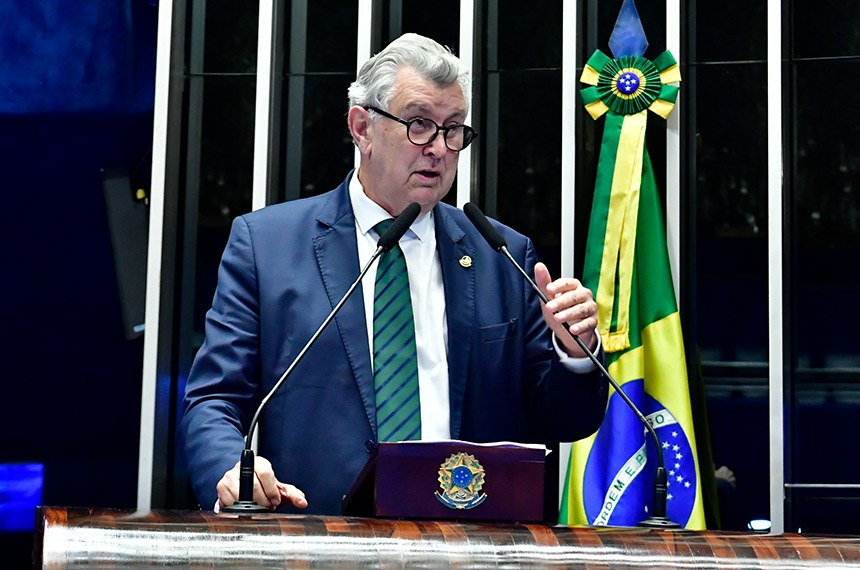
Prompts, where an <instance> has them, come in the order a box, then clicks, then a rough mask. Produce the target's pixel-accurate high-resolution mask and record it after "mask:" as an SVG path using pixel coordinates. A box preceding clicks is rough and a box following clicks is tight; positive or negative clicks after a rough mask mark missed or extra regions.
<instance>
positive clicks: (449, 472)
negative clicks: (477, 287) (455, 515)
mask: <svg viewBox="0 0 860 570" xmlns="http://www.w3.org/2000/svg"><path fill="white" fill-rule="evenodd" d="M483 485H484V468H483V467H481V464H480V463H478V460H477V459H475V456H473V455H469V454H468V453H462V452H461V453H455V454H454V455H452V456H451V457H449V458H448V459H446V460H445V462H444V463H442V465H441V466H440V467H439V486H440V487H441V488H442V492H441V493H440V492H439V491H436V498H437V499H439V501H440V502H441V503H442V504H443V505H445V506H446V507H448V508H451V509H474V508H475V507H477V506H478V505H480V504H481V503H483V502H484V499H486V498H487V494H486V493H481V487H482V486H483Z"/></svg>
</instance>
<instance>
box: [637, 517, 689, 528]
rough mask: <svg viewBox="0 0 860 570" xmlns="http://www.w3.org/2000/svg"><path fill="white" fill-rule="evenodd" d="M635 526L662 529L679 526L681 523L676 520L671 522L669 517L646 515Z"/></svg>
mask: <svg viewBox="0 0 860 570" xmlns="http://www.w3.org/2000/svg"><path fill="white" fill-rule="evenodd" d="M636 526H639V527H643V528H664V529H673V528H681V525H679V524H678V523H676V522H673V521H672V520H671V519H667V518H666V517H648V518H647V519H645V520H644V521H641V522H639V523H638V524H637V525H636Z"/></svg>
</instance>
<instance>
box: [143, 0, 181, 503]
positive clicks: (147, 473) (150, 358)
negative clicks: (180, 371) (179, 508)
mask: <svg viewBox="0 0 860 570" xmlns="http://www.w3.org/2000/svg"><path fill="white" fill-rule="evenodd" d="M172 32H173V0H162V2H160V3H159V5H158V37H157V39H156V47H157V55H156V62H155V103H154V109H153V133H152V183H151V188H150V199H149V244H148V247H149V249H148V253H147V256H146V257H147V259H146V263H147V265H146V314H145V321H144V322H145V323H146V333H145V336H144V341H143V379H142V384H143V385H142V388H141V402H140V450H139V456H138V468H137V508H138V510H149V509H150V508H151V505H152V473H153V453H154V449H155V400H156V388H157V376H158V344H159V343H158V328H159V327H158V320H159V313H160V310H161V304H160V301H161V295H160V294H161V254H162V245H163V242H164V240H163V235H164V188H165V180H166V177H167V147H168V145H167V139H168V128H167V127H168V108H169V98H168V95H169V90H170V62H171V38H172V35H173V34H172Z"/></svg>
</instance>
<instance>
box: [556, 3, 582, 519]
mask: <svg viewBox="0 0 860 570" xmlns="http://www.w3.org/2000/svg"><path fill="white" fill-rule="evenodd" d="M578 7H579V2H578V1H575V2H565V3H564V4H563V5H562V9H561V10H562V12H561V18H562V26H561V34H562V35H561V89H562V94H561V274H562V275H564V276H568V277H569V276H573V270H574V259H573V256H574V251H575V250H574V241H575V240H574V223H575V221H576V106H577V105H578V103H579V89H578V87H577V76H576V39H577V38H576V23H577V22H576V11H577V9H578ZM570 447H571V446H570V443H562V444H560V445H559V456H558V500H559V505H560V504H561V497H562V495H563V494H564V484H565V482H566V480H567V467H568V464H569V463H570Z"/></svg>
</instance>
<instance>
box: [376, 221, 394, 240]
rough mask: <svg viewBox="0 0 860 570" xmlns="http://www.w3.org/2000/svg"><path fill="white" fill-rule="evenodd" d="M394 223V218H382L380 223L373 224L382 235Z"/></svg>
mask: <svg viewBox="0 0 860 570" xmlns="http://www.w3.org/2000/svg"><path fill="white" fill-rule="evenodd" d="M393 223H394V218H388V219H387V220H382V221H381V222H379V223H378V224H376V225H375V226H373V229H375V230H376V233H378V234H379V235H380V236H381V235H382V234H384V233H385V231H386V230H387V229H388V228H389V227H390V226H391V224H393Z"/></svg>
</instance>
